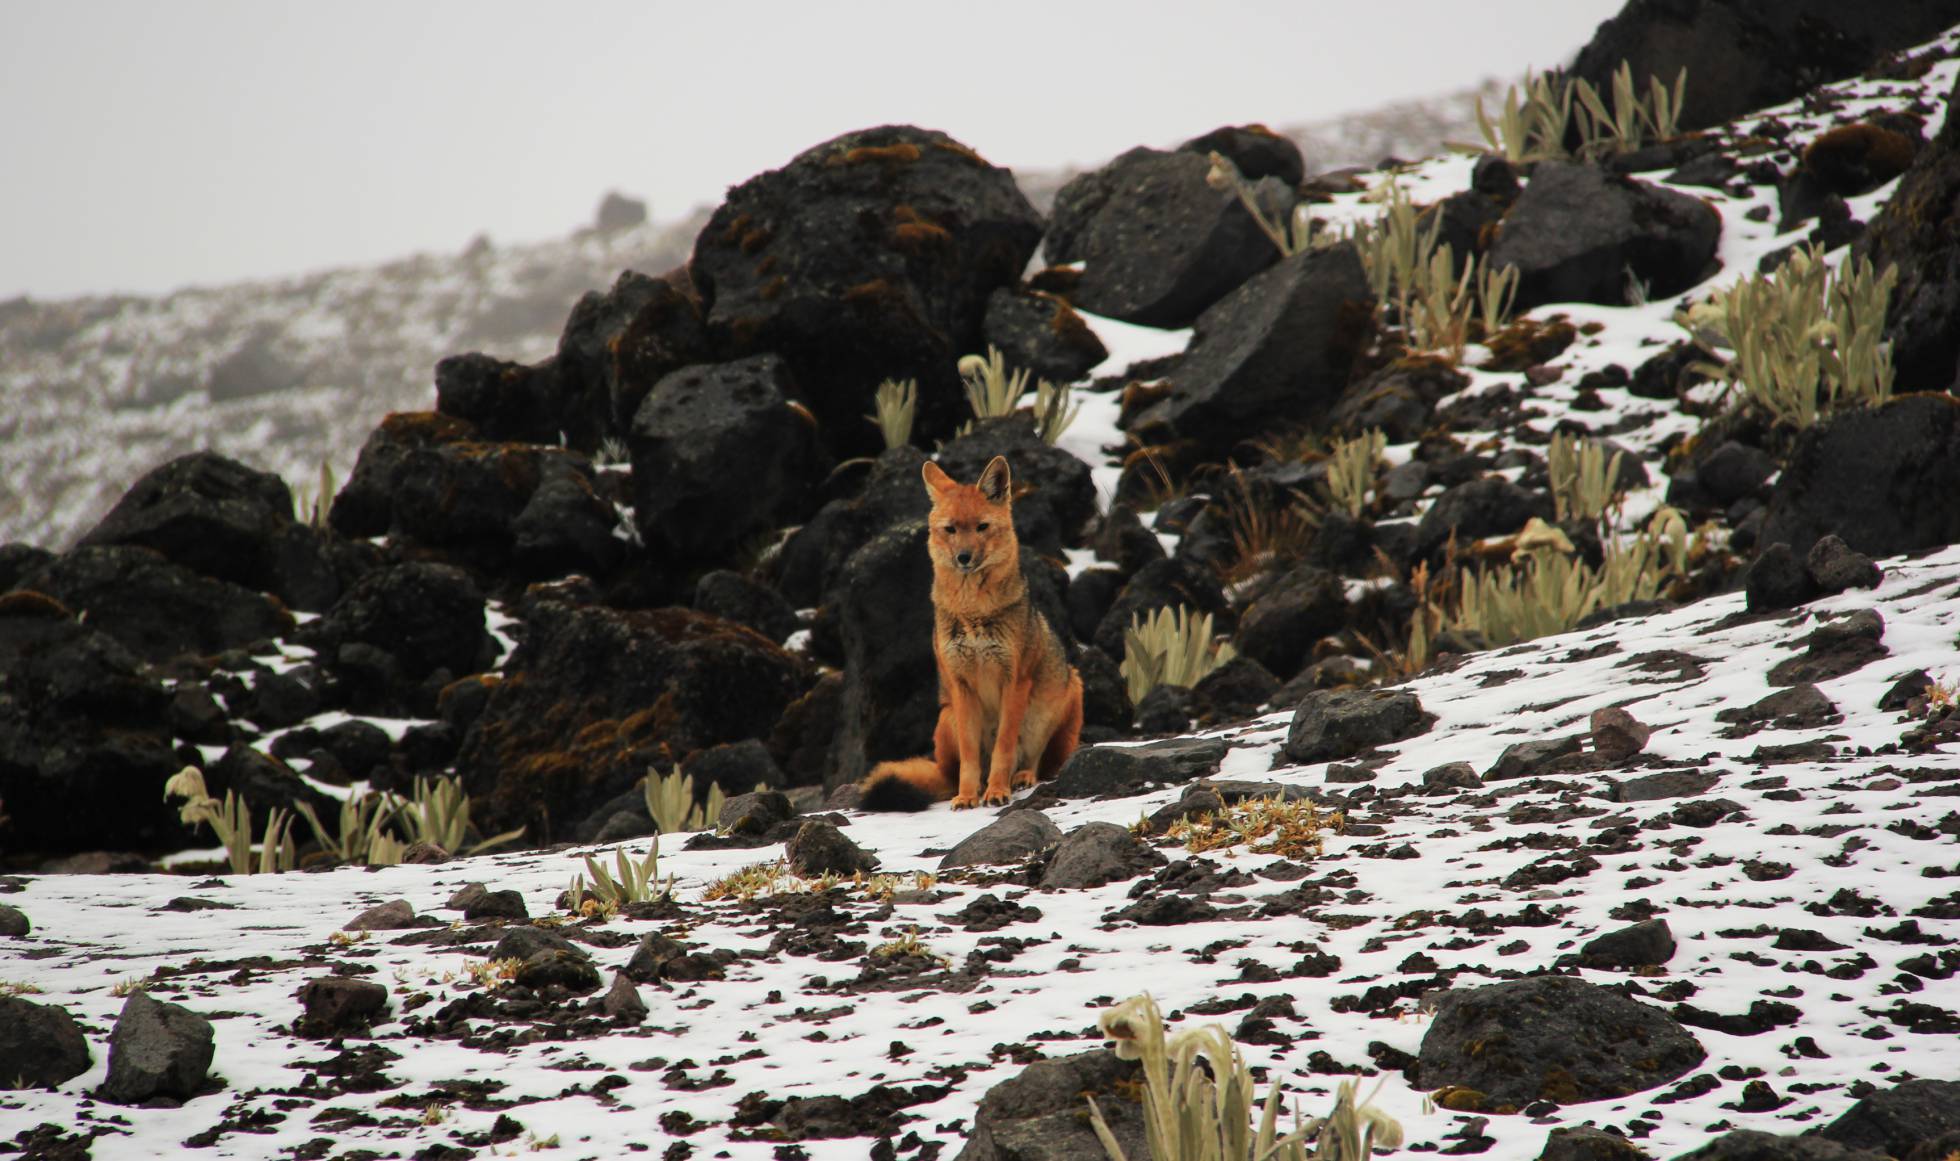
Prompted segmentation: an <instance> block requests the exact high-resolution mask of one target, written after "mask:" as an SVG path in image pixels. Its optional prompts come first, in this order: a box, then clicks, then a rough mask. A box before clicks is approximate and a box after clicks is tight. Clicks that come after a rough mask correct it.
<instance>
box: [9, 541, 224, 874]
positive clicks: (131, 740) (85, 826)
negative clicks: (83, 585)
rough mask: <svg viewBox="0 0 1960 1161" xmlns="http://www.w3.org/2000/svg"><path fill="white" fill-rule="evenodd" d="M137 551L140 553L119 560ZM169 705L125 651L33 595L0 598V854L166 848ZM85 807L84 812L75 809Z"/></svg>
mask: <svg viewBox="0 0 1960 1161" xmlns="http://www.w3.org/2000/svg"><path fill="white" fill-rule="evenodd" d="M130 551H140V550H130ZM169 705H170V694H169V693H168V692H167V691H165V690H164V688H163V687H162V685H161V684H159V683H158V682H157V681H156V680H155V679H154V678H153V677H151V676H150V675H149V674H148V673H146V672H145V670H144V667H143V665H142V663H141V662H140V661H139V660H138V659H137V657H136V655H135V654H133V653H131V652H130V651H129V649H128V648H126V647H125V646H123V645H122V644H121V643H119V642H117V641H116V640H115V639H114V638H112V637H110V636H109V635H108V634H106V633H104V632H102V631H101V630H99V629H97V628H95V627H93V626H91V625H86V624H83V623H81V622H79V621H77V620H76V619H75V618H74V616H73V615H72V614H70V613H69V612H68V610H66V609H65V608H63V607H62V606H61V605H60V604H59V603H57V602H55V601H53V600H51V599H50V598H47V597H45V596H42V595H40V594H31V593H21V592H14V593H9V594H6V595H5V596H0V802H4V803H6V806H7V815H8V819H7V821H4V822H0V846H4V847H5V848H6V849H7V850H9V851H11V852H16V853H18V852H24V851H35V852H45V853H47V854H68V853H72V852H75V851H82V850H100V849H103V848H105V847H108V848H119V849H142V848H146V847H161V846H166V845H169V844H170V843H172V842H175V841H177V840H179V839H181V838H182V837H184V834H185V832H184V830H183V827H182V825H181V824H180V823H179V822H178V821H177V816H176V811H175V810H174V809H172V807H171V806H170V805H169V804H167V803H165V802H164V801H163V783H164V780H165V779H167V778H169V777H170V775H171V774H173V773H175V772H176V770H177V768H178V767H179V766H180V765H182V763H180V762H179V761H178V760H177V757H176V755H175V753H173V751H172V749H171V744H170V740H171V728H170V716H169ZM77 802H87V803H90V804H92V806H91V809H89V810H86V811H78V810H76V809H75V808H74V807H75V803H77Z"/></svg>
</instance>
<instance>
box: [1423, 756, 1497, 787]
mask: <svg viewBox="0 0 1960 1161" xmlns="http://www.w3.org/2000/svg"><path fill="white" fill-rule="evenodd" d="M1483 784H1484V780H1483V779H1482V778H1480V777H1478V776H1477V768H1476V767H1474V766H1472V765H1471V764H1470V763H1468V762H1445V763H1443V764H1442V765H1441V766H1432V767H1430V768H1429V769H1427V770H1424V771H1423V772H1422V786H1423V789H1424V790H1427V791H1429V792H1430V793H1432V794H1435V793H1441V792H1444V791H1449V790H1476V789H1477V788H1479V787H1481V786H1482V785H1483Z"/></svg>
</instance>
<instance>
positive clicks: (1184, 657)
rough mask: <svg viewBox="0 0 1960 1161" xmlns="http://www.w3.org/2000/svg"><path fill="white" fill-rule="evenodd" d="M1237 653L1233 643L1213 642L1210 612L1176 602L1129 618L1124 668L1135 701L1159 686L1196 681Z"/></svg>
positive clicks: (1178, 684) (1124, 636) (1124, 650)
mask: <svg viewBox="0 0 1960 1161" xmlns="http://www.w3.org/2000/svg"><path fill="white" fill-rule="evenodd" d="M1235 656H1237V653H1236V651H1235V650H1233V648H1232V646H1231V644H1230V643H1229V642H1224V641H1220V642H1213V641H1212V638H1211V614H1210V613H1193V612H1192V611H1191V610H1189V609H1187V608H1185V607H1184V606H1183V605H1177V606H1174V607H1168V608H1161V609H1152V610H1151V611H1150V612H1148V613H1138V614H1136V615H1135V616H1133V617H1131V618H1130V627H1129V628H1127V629H1125V630H1124V631H1123V664H1122V666H1121V670H1122V674H1123V681H1124V684H1125V685H1127V686H1128V688H1129V691H1130V701H1131V703H1132V704H1134V703H1137V702H1140V701H1142V700H1143V698H1144V695H1145V694H1147V693H1149V692H1150V691H1151V690H1153V689H1156V688H1157V687H1158V686H1160V685H1175V686H1183V687H1186V688H1188V687H1190V686H1193V685H1196V684H1198V682H1199V681H1200V680H1202V679H1203V678H1204V676H1205V675H1206V674H1207V673H1210V672H1211V671H1212V670H1214V669H1216V668H1218V667H1219V666H1220V665H1223V664H1225V663H1226V662H1227V661H1230V660H1231V659H1232V658H1233V657H1235Z"/></svg>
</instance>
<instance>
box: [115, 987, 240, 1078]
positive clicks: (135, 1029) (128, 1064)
mask: <svg viewBox="0 0 1960 1161" xmlns="http://www.w3.org/2000/svg"><path fill="white" fill-rule="evenodd" d="M212 1051H213V1041H212V1031H211V1021H209V1020H206V1019H205V1018H204V1017H202V1016H200V1015H198V1014H197V1013H196V1012H193V1011H191V1010H190V1009H189V1008H186V1007H183V1006H182V1005H179V1004H166V1003H162V1002H160V1001H157V1000H153V999H151V998H150V995H149V993H148V992H131V993H130V994H129V999H127V1000H125V1001H124V1002H123V1007H122V1013H121V1014H120V1015H118V1016H117V1017H116V1026H115V1029H114V1031H112V1032H111V1033H110V1034H109V1076H108V1079H106V1080H104V1081H103V1082H102V1095H103V1096H104V1097H106V1098H107V1099H109V1100H111V1101H115V1102H116V1103H118V1104H126V1105H133V1104H140V1103H142V1102H143V1101H146V1100H149V1099H150V1098H151V1097H159V1096H161V1097H170V1098H173V1099H175V1100H188V1099H189V1098H191V1097H194V1096H196V1095H197V1094H198V1092H199V1091H201V1090H202V1089H203V1088H204V1081H205V1077H206V1076H207V1075H208V1074H209V1073H210V1070H211V1055H212Z"/></svg>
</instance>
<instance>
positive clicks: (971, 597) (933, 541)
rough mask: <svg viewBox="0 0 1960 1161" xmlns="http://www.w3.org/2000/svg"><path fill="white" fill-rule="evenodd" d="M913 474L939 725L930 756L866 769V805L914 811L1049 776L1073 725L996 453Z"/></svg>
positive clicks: (1073, 712) (1064, 667) (1070, 686)
mask: <svg viewBox="0 0 1960 1161" xmlns="http://www.w3.org/2000/svg"><path fill="white" fill-rule="evenodd" d="M924 474H925V481H926V490H927V491H929V492H930V493H931V494H932V517H931V520H932V524H931V529H930V534H929V537H928V540H927V548H928V551H929V552H931V554H932V609H933V633H932V646H933V655H934V657H935V659H936V660H937V661H938V665H939V727H938V729H936V730H934V731H933V736H932V753H933V756H932V757H930V758H910V759H907V760H905V761H900V762H884V763H881V764H880V765H879V766H878V767H877V768H876V769H874V770H872V771H871V775H870V777H868V778H866V779H865V781H864V802H863V804H864V807H865V808H866V809H868V810H921V809H924V808H925V807H926V806H927V805H929V804H931V803H934V802H939V801H942V800H944V799H947V798H951V799H952V800H953V807H954V809H956V810H964V809H966V808H968V807H972V806H979V805H982V804H984V805H988V806H993V805H997V804H999V803H1004V802H1006V801H1007V800H1008V797H1009V796H1010V795H1011V794H1012V793H1013V792H1014V791H1015V790H1016V789H1018V788H1019V787H1022V786H1032V785H1034V784H1035V781H1036V780H1037V779H1040V778H1051V777H1053V776H1054V774H1055V771H1056V770H1058V769H1060V768H1061V765H1062V763H1063V762H1066V761H1067V760H1068V756H1069V755H1070V754H1072V753H1074V752H1075V744H1076V740H1077V737H1078V736H1079V735H1080V734H1081V732H1082V677H1081V675H1079V674H1078V673H1076V672H1075V670H1074V668H1072V667H1071V666H1070V665H1069V663H1068V658H1067V656H1066V655H1065V654H1064V653H1063V652H1062V642H1061V640H1060V638H1058V637H1056V635H1055V630H1054V628H1053V627H1052V626H1050V625H1049V624H1048V620H1047V618H1045V617H1043V616H1042V615H1041V614H1040V613H1039V612H1037V611H1036V610H1035V607H1034V606H1033V605H1032V604H1030V603H1029V601H1028V589H1027V584H1026V582H1025V581H1023V580H1022V579H1021V545H1020V541H1019V540H1017V539H1016V538H1015V535H1014V513H1013V510H1012V508H1011V507H1010V503H1011V500H1012V496H1011V493H1012V490H1013V479H1012V477H1011V476H1010V474H1009V472H1008V467H1007V460H1006V459H1005V458H1004V457H1002V456H995V457H994V458H993V461H992V462H991V463H989V464H988V465H987V468H986V470H985V471H983V472H981V473H980V480H979V482H978V483H976V484H958V483H954V482H953V479H952V477H951V476H948V475H947V474H946V473H945V472H944V471H942V470H940V467H939V465H938V464H935V463H931V462H928V463H927V464H926V465H925V472H924ZM983 761H985V762H986V763H987V766H986V771H987V781H986V787H985V789H984V790H983V789H982V788H981V784H980V773H981V763H982V762H983ZM956 788H957V793H956V792H955V790H956Z"/></svg>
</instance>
